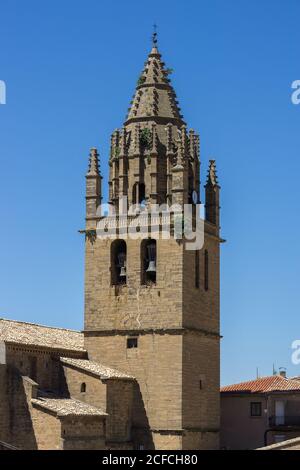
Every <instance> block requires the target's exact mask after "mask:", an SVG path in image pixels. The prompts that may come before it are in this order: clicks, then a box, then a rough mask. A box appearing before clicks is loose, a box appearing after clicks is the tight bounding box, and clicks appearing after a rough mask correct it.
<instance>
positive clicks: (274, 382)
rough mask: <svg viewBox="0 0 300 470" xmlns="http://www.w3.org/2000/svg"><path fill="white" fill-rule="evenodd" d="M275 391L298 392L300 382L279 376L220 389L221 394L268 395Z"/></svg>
mask: <svg viewBox="0 0 300 470" xmlns="http://www.w3.org/2000/svg"><path fill="white" fill-rule="evenodd" d="M277 391H284V392H286V391H300V381H299V380H293V379H288V378H285V377H282V376H280V375H271V376H270V377H261V378H259V379H256V380H249V381H248V382H241V383H238V384H233V385H226V386H225V387H221V392H222V393H269V392H277Z"/></svg>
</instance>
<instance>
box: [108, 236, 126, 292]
mask: <svg viewBox="0 0 300 470" xmlns="http://www.w3.org/2000/svg"><path fill="white" fill-rule="evenodd" d="M110 254H111V284H112V285H113V286H118V285H122V284H126V281H127V273H126V258H127V246H126V242H125V241H124V240H114V241H113V242H112V244H111V253H110Z"/></svg>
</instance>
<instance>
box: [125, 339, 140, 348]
mask: <svg viewBox="0 0 300 470" xmlns="http://www.w3.org/2000/svg"><path fill="white" fill-rule="evenodd" d="M137 347H138V339H137V338H127V349H133V348H137Z"/></svg>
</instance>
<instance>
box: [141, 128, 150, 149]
mask: <svg viewBox="0 0 300 470" xmlns="http://www.w3.org/2000/svg"><path fill="white" fill-rule="evenodd" d="M151 141H152V134H151V131H150V129H148V128H147V127H145V128H144V129H142V130H141V134H140V142H141V146H142V147H144V149H150V147H151Z"/></svg>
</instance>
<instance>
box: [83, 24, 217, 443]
mask: <svg viewBox="0 0 300 470" xmlns="http://www.w3.org/2000/svg"><path fill="white" fill-rule="evenodd" d="M170 74H171V70H170V69H168V68H167V67H166V66H165V64H164V62H163V61H162V57H161V54H160V53H159V51H158V46H157V38H156V33H154V35H153V45H152V49H151V51H150V53H149V55H148V57H147V60H146V62H145V66H144V69H143V71H142V73H141V75H140V77H139V78H138V81H137V84H136V89H135V93H134V96H133V100H132V101H131V105H130V108H129V112H128V115H127V117H126V120H125V122H124V124H123V127H122V129H120V130H116V131H114V132H113V133H112V136H111V149H110V156H109V162H108V164H109V203H110V205H111V207H113V208H114V209H115V213H116V215H115V216H111V215H108V216H105V215H104V214H102V213H101V212H100V211H99V209H98V206H99V204H100V203H101V198H102V194H101V180H102V178H101V174H100V169H99V155H98V152H97V150H96V149H95V148H93V149H91V153H90V160H89V169H88V172H87V175H86V230H85V232H86V242H85V243H86V252H85V256H86V261H85V321H84V337H85V348H86V349H87V351H88V355H89V358H90V359H91V360H95V361H98V362H100V363H102V364H105V365H107V366H110V367H113V368H115V369H117V370H120V371H122V372H126V373H128V374H130V375H131V376H133V377H135V379H136V387H135V396H134V401H133V415H132V429H131V440H132V442H133V445H134V447H135V448H137V449H142V448H143V449H217V448H218V447H219V419H220V408H219V374H220V352H219V341H220V334H219V309H220V307H219V245H220V241H221V239H220V236H219V192H220V188H219V185H218V181H217V176H216V165H215V162H214V161H213V160H211V161H210V165H209V169H208V176H207V181H206V184H205V209H206V210H205V212H206V216H205V221H204V222H203V227H204V243H203V246H201V248H199V249H196V250H188V249H187V246H186V240H185V238H184V237H183V238H182V239H180V240H178V239H176V237H175V236H174V231H171V236H170V237H169V238H167V237H166V238H163V237H160V236H157V234H158V235H159V234H160V233H161V223H162V219H161V218H160V217H159V216H158V218H157V233H156V236H153V234H147V236H145V237H128V236H127V237H124V236H123V235H122V234H123V230H121V229H120V228H121V227H120V226H121V225H122V223H121V221H122V217H121V214H120V210H119V201H120V199H121V198H124V197H126V199H125V200H126V201H127V202H126V209H128V208H130V214H129V216H128V219H129V220H130V221H134V220H135V219H138V220H139V221H140V222H139V223H140V227H139V230H140V232H143V230H144V228H145V226H146V225H147V226H148V223H149V217H148V215H147V216H145V217H144V219H143V213H144V212H145V213H147V210H148V209H149V208H151V207H153V205H155V204H159V205H162V204H165V205H167V206H173V205H177V206H178V205H179V206H182V207H183V205H184V204H189V205H191V206H192V207H194V208H196V207H197V204H199V203H200V151H199V146H200V141H199V135H198V134H197V133H196V132H195V131H194V130H192V129H191V130H188V129H187V126H186V123H185V122H184V119H183V116H182V114H181V112H180V108H179V105H178V101H177V98H176V94H175V91H174V89H173V87H172V85H171V81H170V78H169V76H170ZM193 210H194V209H193ZM143 220H144V222H143ZM171 220H173V221H174V219H172V217H171ZM101 223H103V224H104V225H105V227H106V230H110V229H112V228H114V229H116V236H115V237H103V238H101V237H98V236H97V226H98V225H99V224H101Z"/></svg>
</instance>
